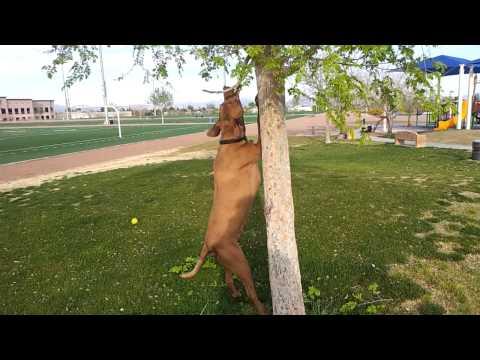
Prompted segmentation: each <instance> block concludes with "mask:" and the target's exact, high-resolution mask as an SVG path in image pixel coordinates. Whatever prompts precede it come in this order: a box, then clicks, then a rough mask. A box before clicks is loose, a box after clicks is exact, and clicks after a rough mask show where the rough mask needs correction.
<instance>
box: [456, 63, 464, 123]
mask: <svg viewBox="0 0 480 360" xmlns="http://www.w3.org/2000/svg"><path fill="white" fill-rule="evenodd" d="M464 68H465V65H464V64H461V65H460V70H459V71H458V104H457V130H461V129H462V107H463V94H462V78H463V73H464Z"/></svg>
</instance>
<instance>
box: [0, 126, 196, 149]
mask: <svg viewBox="0 0 480 360" xmlns="http://www.w3.org/2000/svg"><path fill="white" fill-rule="evenodd" d="M197 126H198V125H192V126H186V127H182V128H174V129H166V130H165V129H162V130H157V131H147V132H141V133H136V134H130V135H124V136H123V139H124V138H131V137H137V136H141V135H144V134H154V133H159V132H163V133H166V132H170V131H177V130H185V129H190V128H194V127H197ZM116 138H118V136H110V137H106V138H96V139H88V140H79V141H71V142H66V143H59V144H49V145H40V146H31V147H27V148H20V149H12V150H2V151H0V154H6V153H12V151H22V150H23V152H26V151H27V150H33V149H44V148H51V147H53V148H55V147H56V146H59V145H76V144H83V143H89V142H95V141H106V140H110V139H116Z"/></svg>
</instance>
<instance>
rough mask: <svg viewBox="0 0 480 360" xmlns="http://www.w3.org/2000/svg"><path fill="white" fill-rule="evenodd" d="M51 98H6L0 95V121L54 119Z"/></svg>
mask: <svg viewBox="0 0 480 360" xmlns="http://www.w3.org/2000/svg"><path fill="white" fill-rule="evenodd" d="M55 118H56V116H55V108H54V101H53V100H32V99H7V98H6V97H1V96H0V121H24V120H25V121H26V120H52V119H55Z"/></svg>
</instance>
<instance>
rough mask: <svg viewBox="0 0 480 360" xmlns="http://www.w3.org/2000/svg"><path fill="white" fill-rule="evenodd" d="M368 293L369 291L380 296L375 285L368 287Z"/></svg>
mask: <svg viewBox="0 0 480 360" xmlns="http://www.w3.org/2000/svg"><path fill="white" fill-rule="evenodd" d="M368 291H370V292H371V293H372V294H374V295H378V294H380V291H379V290H378V284H377V283H372V284H370V285H369V286H368Z"/></svg>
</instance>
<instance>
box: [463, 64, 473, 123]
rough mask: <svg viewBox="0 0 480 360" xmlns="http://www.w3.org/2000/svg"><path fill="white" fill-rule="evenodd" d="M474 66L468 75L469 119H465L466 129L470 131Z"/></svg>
mask: <svg viewBox="0 0 480 360" xmlns="http://www.w3.org/2000/svg"><path fill="white" fill-rule="evenodd" d="M472 91H473V66H471V67H470V71H469V73H468V107H467V117H466V118H465V129H467V130H470V128H471V123H472V122H471V117H472V98H473V94H472Z"/></svg>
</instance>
